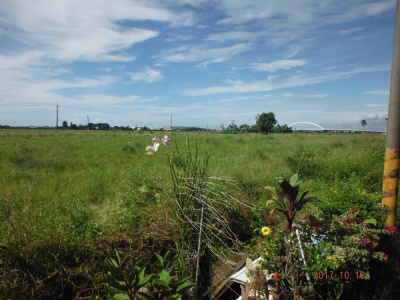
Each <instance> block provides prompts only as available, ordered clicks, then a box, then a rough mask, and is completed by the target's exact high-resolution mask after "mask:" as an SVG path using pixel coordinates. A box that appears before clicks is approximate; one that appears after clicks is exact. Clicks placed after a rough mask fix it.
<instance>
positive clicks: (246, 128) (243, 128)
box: [239, 124, 251, 132]
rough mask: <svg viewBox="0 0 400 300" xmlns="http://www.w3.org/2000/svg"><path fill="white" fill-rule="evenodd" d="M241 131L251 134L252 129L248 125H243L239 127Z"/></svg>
mask: <svg viewBox="0 0 400 300" xmlns="http://www.w3.org/2000/svg"><path fill="white" fill-rule="evenodd" d="M239 130H240V131H241V132H249V131H250V130H251V127H250V126H249V125H247V124H242V125H240V126H239Z"/></svg>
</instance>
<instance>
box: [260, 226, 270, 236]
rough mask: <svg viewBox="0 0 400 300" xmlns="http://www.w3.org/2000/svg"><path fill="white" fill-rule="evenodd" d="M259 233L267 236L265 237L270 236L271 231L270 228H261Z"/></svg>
mask: <svg viewBox="0 0 400 300" xmlns="http://www.w3.org/2000/svg"><path fill="white" fill-rule="evenodd" d="M261 232H262V234H263V235H264V236H267V235H270V234H271V232H272V229H271V227H268V226H266V227H263V228H262V229H261Z"/></svg>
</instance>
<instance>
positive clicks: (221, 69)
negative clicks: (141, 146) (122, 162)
mask: <svg viewBox="0 0 400 300" xmlns="http://www.w3.org/2000/svg"><path fill="white" fill-rule="evenodd" d="M395 19H396V0H381V1H376V0H375V1H368V0H324V1H321V0H246V1H243V0H113V1H109V0H85V1H82V0H51V1H49V0H46V1H45V0H35V1H32V0H13V1H10V0H0V125H10V126H52V127H53V126H56V122H57V111H58V125H59V126H61V124H62V122H63V121H67V122H68V124H70V123H73V124H77V125H81V124H82V125H84V124H87V122H88V119H89V121H90V122H92V123H108V124H110V125H111V126H132V127H133V126H147V127H152V128H160V127H161V128H162V127H169V126H170V124H171V120H172V126H195V127H201V128H208V129H216V128H219V127H220V126H221V125H224V126H225V127H227V126H228V125H229V124H232V123H235V124H236V125H237V126H240V125H242V124H248V125H250V126H251V125H253V124H255V122H256V116H257V114H260V113H263V112H265V113H268V112H273V113H274V114H275V118H276V120H277V122H278V123H279V124H281V125H284V124H286V125H292V124H293V123H297V122H310V123H314V124H317V125H319V126H322V127H324V128H338V129H341V128H361V120H363V119H365V120H366V121H367V125H366V126H365V129H370V130H372V129H377V130H385V129H386V120H385V117H387V115H388V104H389V94H390V93H389V92H390V79H391V69H392V56H393V44H394V43H393V41H394V28H395ZM296 126H299V128H300V126H302V125H301V124H297V125H293V127H296ZM304 126H305V125H304ZM311 126H314V125H311Z"/></svg>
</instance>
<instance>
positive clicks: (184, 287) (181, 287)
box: [176, 282, 196, 293]
mask: <svg viewBox="0 0 400 300" xmlns="http://www.w3.org/2000/svg"><path fill="white" fill-rule="evenodd" d="M195 285H196V283H194V282H186V283H184V284H181V285H180V286H178V288H177V289H176V292H177V293H179V292H180V291H185V290H187V289H189V288H191V287H192V286H195Z"/></svg>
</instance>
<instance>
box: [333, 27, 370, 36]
mask: <svg viewBox="0 0 400 300" xmlns="http://www.w3.org/2000/svg"><path fill="white" fill-rule="evenodd" d="M363 30H364V28H363V27H356V28H351V29H344V30H340V31H339V33H340V34H341V35H350V34H353V33H354V32H358V31H363Z"/></svg>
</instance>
